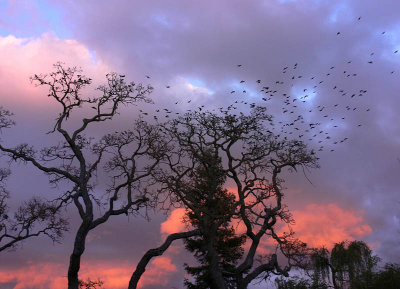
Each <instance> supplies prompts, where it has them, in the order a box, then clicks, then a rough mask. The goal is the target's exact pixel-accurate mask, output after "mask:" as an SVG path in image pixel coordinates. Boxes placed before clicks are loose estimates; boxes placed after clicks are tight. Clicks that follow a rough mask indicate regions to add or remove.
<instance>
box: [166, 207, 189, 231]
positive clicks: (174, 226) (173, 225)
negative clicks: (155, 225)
mask: <svg viewBox="0 0 400 289" xmlns="http://www.w3.org/2000/svg"><path fill="white" fill-rule="evenodd" d="M185 212H186V210H185V209H183V208H179V209H175V210H173V211H172V212H171V215H169V217H168V219H167V220H166V221H165V222H163V223H161V233H163V234H173V233H179V232H184V231H185V230H186V225H185V223H183V222H182V220H183V217H184V215H185Z"/></svg>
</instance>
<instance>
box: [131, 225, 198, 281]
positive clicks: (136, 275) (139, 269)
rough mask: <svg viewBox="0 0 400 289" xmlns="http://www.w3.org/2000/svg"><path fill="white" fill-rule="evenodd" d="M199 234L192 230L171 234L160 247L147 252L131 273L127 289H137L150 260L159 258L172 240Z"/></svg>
mask: <svg viewBox="0 0 400 289" xmlns="http://www.w3.org/2000/svg"><path fill="white" fill-rule="evenodd" d="M199 233H200V231H199V230H192V231H189V232H183V233H175V234H171V235H169V236H168V237H167V238H166V239H165V241H164V243H163V244H162V245H161V246H160V247H158V248H154V249H150V250H148V251H147V252H146V253H145V254H144V255H143V257H142V259H140V261H139V263H138V265H137V266H136V270H135V272H133V274H132V276H131V280H130V281H129V286H128V289H136V288H137V286H138V283H139V280H140V277H142V275H143V273H144V272H145V271H146V266H147V264H148V263H149V262H150V260H151V259H152V258H153V257H157V256H161V255H162V254H163V253H164V252H165V251H166V250H167V249H168V247H169V246H170V245H171V243H172V242H173V241H174V240H178V239H184V238H189V237H193V236H196V235H198V234H199Z"/></svg>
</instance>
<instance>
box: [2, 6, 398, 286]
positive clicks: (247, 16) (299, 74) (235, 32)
mask: <svg viewBox="0 0 400 289" xmlns="http://www.w3.org/2000/svg"><path fill="white" fill-rule="evenodd" d="M398 11H400V2H399V1H395V0H382V1H373V0H335V1H332V0H331V1H329V0H263V1H262V0H252V1H245V0H229V1H228V0H220V1H209V0H206V1H194V0H187V1H182V0H181V1H179V0H148V1H120V0H116V1H98V0H96V1H94V0H88V1H75V0H68V1H57V0H54V1H46V0H41V1H39V0H26V1H24V0H20V1H16V0H15V1H12V0H10V1H4V0H0V106H3V107H5V108H7V109H9V110H11V111H12V112H14V114H15V120H16V121H17V125H16V126H15V127H14V128H13V129H12V130H8V131H6V132H3V134H2V135H1V139H2V141H3V142H4V143H5V144H9V145H13V144H14V145H15V144H18V143H22V142H27V143H30V144H33V145H35V146H36V147H40V146H43V145H45V144H46V140H50V137H49V136H46V134H45V133H46V132H47V131H48V130H49V129H50V128H51V125H52V123H53V121H54V119H55V117H56V116H57V110H56V109H57V107H56V105H55V104H54V103H52V102H51V101H50V99H49V98H47V96H46V91H45V90H43V89H41V88H38V87H34V86H33V85H32V84H31V83H30V81H29V77H30V76H32V75H33V74H35V73H46V72H49V71H51V70H52V64H54V63H56V62H58V61H62V62H64V63H66V64H67V65H69V66H79V67H81V68H82V69H83V70H84V72H85V74H86V75H88V76H90V77H91V78H93V79H94V85H93V88H95V86H96V85H98V84H101V83H102V82H104V81H105V75H106V74H107V73H108V72H112V71H115V72H118V73H123V74H126V78H127V79H130V80H133V81H135V82H142V83H144V84H151V85H152V86H153V87H154V92H153V93H152V95H151V97H152V98H153V100H154V102H155V104H154V105H152V106H149V105H147V106H146V105H141V106H139V107H137V108H133V109H131V110H130V109H128V110H127V111H125V114H123V115H121V117H119V118H118V119H117V121H116V122H115V123H113V124H112V125H110V126H106V127H105V128H104V129H105V130H106V129H113V128H121V127H125V126H126V125H127V123H129V121H132V120H133V119H134V118H136V117H137V116H138V115H139V113H140V111H139V109H141V110H143V111H148V112H149V113H150V114H151V113H153V112H154V110H155V109H156V108H163V107H168V108H169V109H173V110H175V111H181V112H183V111H185V110H187V109H195V108H197V107H199V106H202V105H204V107H205V108H204V109H209V110H212V109H215V108H218V107H220V106H223V105H229V104H231V103H234V102H235V101H238V104H237V109H238V110H239V111H248V105H247V104H245V103H242V102H246V103H256V104H259V105H265V106H267V108H268V111H269V112H270V113H271V114H272V115H274V117H275V119H276V120H277V121H283V122H284V121H288V120H290V116H289V114H290V112H291V111H294V113H293V115H296V116H297V115H298V114H299V115H301V116H302V119H303V120H304V121H305V124H304V126H305V127H307V124H308V123H319V125H318V131H317V133H316V134H318V135H317V136H316V137H313V134H314V132H313V131H312V130H311V129H309V130H310V132H306V133H304V134H305V135H304V136H302V137H303V138H304V139H305V140H306V142H307V143H308V144H309V145H310V147H313V148H315V149H316V150H317V151H318V156H319V157H320V168H319V169H315V170H311V171H305V172H304V173H303V172H299V173H297V174H288V175H287V176H286V178H285V179H286V182H285V187H286V190H285V202H286V203H287V205H288V207H289V209H290V210H291V212H292V213H293V216H294V219H295V221H296V224H295V225H294V226H293V229H294V230H295V231H296V234H297V236H298V237H299V238H300V239H302V240H304V241H305V242H307V244H309V245H312V246H323V245H324V246H327V247H331V246H332V244H333V243H335V242H340V241H343V240H363V241H365V242H367V243H368V244H369V245H370V246H371V247H372V248H373V250H374V252H375V253H377V254H378V255H379V256H380V257H381V258H383V260H384V261H385V262H396V261H397V262H398V261H399V260H400V246H399V245H400V242H399V241H398V240H399V239H400V238H399V235H400V177H399V176H400V150H399V147H400V114H399V113H398V110H399V108H400V95H399V91H400V18H399V16H398ZM397 51H399V52H397ZM238 65H240V66H238ZM285 67H286V68H285ZM146 76H149V77H146ZM257 80H260V81H259V82H260V83H258V82H257ZM243 81H244V82H243ZM263 86H268V87H270V90H271V91H268V90H269V89H267V91H265V90H264V91H261V89H262V87H263ZM233 91H234V92H233ZM274 91H276V92H274ZM93 93H95V90H93ZM283 93H285V94H287V95H290V98H288V99H286V101H287V102H288V103H289V104H286V103H285V96H283ZM271 94H272V96H271ZM306 95H307V96H306ZM263 98H264V99H263ZM269 98H270V99H269ZM189 101H190V102H189ZM175 103H176V104H175ZM295 105H296V107H294V106H295ZM282 107H283V108H282ZM286 109H287V111H286V112H285V110H286ZM319 131H323V132H322V133H319ZM105 132H106V131H105ZM290 132H292V134H290ZM97 133H99V132H97ZM284 133H285V132H282V134H284ZM289 134H290V135H289ZM286 135H287V136H288V137H289V136H295V135H296V136H299V135H300V133H298V132H297V131H296V130H294V129H293V128H288V129H287V130H286ZM327 137H329V138H327ZM321 145H323V146H324V147H323V149H322V150H321V151H319V149H320V147H321ZM0 161H1V162H2V165H3V164H4V165H6V163H5V160H4V158H2V159H0ZM12 171H13V174H12V175H11V178H10V180H9V182H8V189H9V190H10V192H11V196H12V197H11V199H10V207H11V208H12V207H13V206H14V207H15V206H16V205H18V204H19V203H20V202H21V201H23V200H24V199H26V198H29V197H30V196H32V195H40V196H45V197H49V198H50V197H52V196H55V195H57V192H56V191H54V189H52V188H50V187H49V185H48V182H47V178H46V177H44V176H42V175H41V174H40V173H38V172H36V171H35V170H34V169H33V168H32V167H29V166H23V165H18V166H17V165H16V166H13V167H12ZM69 213H70V214H69V215H70V218H71V231H70V232H69V233H67V234H66V236H65V238H64V240H63V242H62V243H61V244H53V243H52V242H51V241H50V240H48V239H46V238H44V237H43V238H36V239H31V240H29V241H27V242H25V243H24V244H23V245H22V246H21V247H19V248H18V249H17V250H14V251H10V252H8V251H7V252H1V253H0V288H1V289H3V288H14V289H30V288H40V289H42V288H43V289H46V288H55V289H61V288H66V285H65V284H66V273H67V262H68V259H69V254H70V252H71V248H72V240H73V235H74V233H75V231H76V228H77V227H76V224H77V223H76V221H77V218H74V213H76V212H74V211H73V209H71V210H70V211H69ZM182 215H183V211H182V210H181V209H177V210H175V211H171V212H168V213H167V215H165V214H163V213H157V212H156V213H151V220H150V221H147V220H145V219H144V218H126V217H116V218H114V219H112V220H111V221H110V222H108V223H106V224H105V225H103V226H102V227H101V228H99V229H98V230H94V231H93V232H92V233H91V234H90V235H89V240H88V245H87V250H86V252H85V254H84V256H83V265H82V269H81V272H80V274H81V275H80V276H81V277H83V278H87V277H90V278H93V279H95V278H97V277H100V278H102V279H103V280H104V281H105V288H109V289H110V288H115V289H119V288H126V286H127V285H126V284H127V282H128V280H129V277H130V274H131V273H132V272H133V270H134V267H135V264H136V262H137V261H138V260H139V258H140V257H141V255H142V254H143V253H144V252H145V251H146V250H147V249H149V248H152V247H156V246H158V245H159V244H160V243H161V242H162V240H163V238H165V236H166V234H168V233H173V232H176V231H179V230H183V229H184V226H183V224H182V223H181V220H180V219H181V217H182ZM116 236H117V237H116ZM185 262H193V259H191V257H190V256H188V255H187V254H185V252H184V249H183V247H182V244H181V243H179V242H178V243H177V244H175V245H173V246H172V247H171V248H170V250H169V251H168V252H167V253H166V254H165V255H164V256H162V257H159V258H157V259H154V261H153V262H152V263H151V266H150V267H149V269H148V270H147V271H146V273H145V274H144V275H143V280H142V281H141V288H143V289H151V288H183V278H184V276H185V275H184V269H183V264H184V263H185ZM259 286H260V285H257V284H253V285H252V287H251V288H259Z"/></svg>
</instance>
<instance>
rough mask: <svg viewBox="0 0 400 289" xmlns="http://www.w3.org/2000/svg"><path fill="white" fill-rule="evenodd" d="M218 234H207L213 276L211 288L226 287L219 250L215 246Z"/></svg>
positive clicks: (223, 288) (209, 260)
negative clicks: (220, 265) (220, 264)
mask: <svg viewBox="0 0 400 289" xmlns="http://www.w3.org/2000/svg"><path fill="white" fill-rule="evenodd" d="M215 238H216V236H215V235H213V236H212V237H211V236H207V237H206V240H207V245H206V246H207V260H208V262H209V270H210V272H209V274H210V277H211V284H210V289H226V288H227V287H226V284H225V279H224V277H223V275H222V272H221V269H220V267H219V258H218V252H217V251H216V250H215V248H214V242H215Z"/></svg>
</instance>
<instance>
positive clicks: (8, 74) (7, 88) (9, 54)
mask: <svg viewBox="0 0 400 289" xmlns="http://www.w3.org/2000/svg"><path fill="white" fill-rule="evenodd" d="M58 61H61V62H64V63H65V64H66V65H67V66H79V67H81V68H82V69H83V70H84V73H85V74H86V75H88V76H90V77H91V78H93V79H95V80H97V81H100V82H101V81H103V80H104V77H105V74H106V73H108V72H110V71H111V70H113V69H111V68H110V67H109V66H108V65H106V64H105V63H104V62H102V61H101V60H99V61H94V58H93V53H91V51H90V50H89V49H88V47H86V46H85V45H84V44H82V43H79V42H78V41H76V40H69V39H59V38H57V36H55V35H53V34H49V33H46V34H43V35H42V36H41V37H39V38H17V37H15V36H13V35H9V36H7V37H1V36H0V94H1V95H2V105H7V104H21V103H24V107H28V105H29V107H30V108H31V107H32V106H40V107H43V105H46V106H47V105H48V104H49V103H50V102H49V101H48V98H47V97H46V95H47V93H46V90H45V89H39V88H36V87H34V86H33V85H32V84H31V83H30V80H29V78H30V77H31V76H32V75H33V74H35V73H36V74H40V73H47V72H50V71H51V70H52V65H53V64H54V63H56V62H58Z"/></svg>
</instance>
